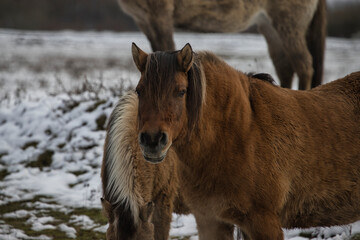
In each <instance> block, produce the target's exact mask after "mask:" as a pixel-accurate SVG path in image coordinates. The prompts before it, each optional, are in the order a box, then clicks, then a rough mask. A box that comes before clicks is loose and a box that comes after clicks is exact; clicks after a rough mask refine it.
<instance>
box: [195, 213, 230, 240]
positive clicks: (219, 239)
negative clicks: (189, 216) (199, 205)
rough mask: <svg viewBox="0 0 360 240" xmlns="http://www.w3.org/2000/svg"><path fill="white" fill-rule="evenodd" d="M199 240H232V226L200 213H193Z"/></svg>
mask: <svg viewBox="0 0 360 240" xmlns="http://www.w3.org/2000/svg"><path fill="white" fill-rule="evenodd" d="M194 215H195V219H196V224H197V229H198V232H199V239H200V240H233V239H234V226H233V225H231V224H228V223H225V222H221V221H218V220H216V219H213V218H209V217H206V216H204V215H201V214H194Z"/></svg>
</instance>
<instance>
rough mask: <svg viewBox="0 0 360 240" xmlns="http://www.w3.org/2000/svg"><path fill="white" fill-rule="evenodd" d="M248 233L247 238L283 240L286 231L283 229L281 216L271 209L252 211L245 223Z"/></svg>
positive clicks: (254, 239)
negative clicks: (270, 210)
mask: <svg viewBox="0 0 360 240" xmlns="http://www.w3.org/2000/svg"><path fill="white" fill-rule="evenodd" d="M244 231H245V233H246V235H247V237H246V238H245V239H251V240H269V239H272V240H283V239H284V233H283V231H282V229H281V223H280V219H279V217H278V216H277V215H276V214H275V213H272V212H269V211H266V210H264V211H259V212H255V213H250V214H249V215H248V219H247V221H246V223H245V225H244Z"/></svg>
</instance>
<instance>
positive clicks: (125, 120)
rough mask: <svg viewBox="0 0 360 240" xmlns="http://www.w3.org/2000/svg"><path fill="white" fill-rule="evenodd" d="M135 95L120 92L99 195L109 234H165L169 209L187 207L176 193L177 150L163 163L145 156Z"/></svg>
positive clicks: (163, 239)
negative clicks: (145, 159) (142, 150)
mask: <svg viewBox="0 0 360 240" xmlns="http://www.w3.org/2000/svg"><path fill="white" fill-rule="evenodd" d="M137 108H138V99H137V96H136V94H135V93H134V92H130V93H129V94H126V95H125V96H123V97H122V98H121V99H120V101H119V102H118V104H117V106H116V107H115V109H114V110H113V112H112V114H111V116H110V120H109V124H108V129H107V136H106V141H105V147H104V158H103V165H102V172H101V178H102V183H103V194H104V197H103V198H102V199H101V202H102V205H103V210H104V213H105V216H106V217H107V218H108V221H109V228H108V230H107V234H106V236H107V239H114V240H115V239H119V240H130V239H134V240H144V239H146V240H152V239H155V240H167V239H168V236H169V229H170V222H171V216H172V212H173V210H174V211H175V212H177V213H188V210H187V208H186V207H185V205H183V202H182V198H181V196H180V194H179V193H178V188H179V184H178V181H179V180H178V175H177V160H176V158H177V156H176V154H175V153H174V152H173V151H169V154H168V156H167V157H166V160H164V163H163V164H161V165H154V164H151V163H148V162H145V161H144V159H143V157H142V155H141V152H140V149H139V144H138V140H137V113H138V110H137Z"/></svg>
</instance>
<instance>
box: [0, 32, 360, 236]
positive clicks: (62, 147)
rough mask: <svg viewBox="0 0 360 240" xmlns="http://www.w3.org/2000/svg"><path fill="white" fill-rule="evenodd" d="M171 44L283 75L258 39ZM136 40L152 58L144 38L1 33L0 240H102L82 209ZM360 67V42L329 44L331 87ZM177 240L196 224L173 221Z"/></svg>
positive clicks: (97, 223)
mask: <svg viewBox="0 0 360 240" xmlns="http://www.w3.org/2000/svg"><path fill="white" fill-rule="evenodd" d="M175 39H176V45H177V46H178V47H179V48H180V47H182V46H183V45H184V44H185V43H187V42H189V43H190V44H191V45H192V46H193V48H194V50H195V51H198V50H210V51H213V52H215V53H216V54H218V55H220V56H222V57H223V58H224V59H225V60H226V61H227V62H228V63H229V64H231V65H232V66H234V67H236V68H237V69H239V70H241V71H245V72H267V73H270V74H272V75H273V76H274V78H275V79H276V78H277V77H276V74H275V71H274V69H273V67H272V63H271V61H270V59H269V57H268V54H267V50H266V43H265V41H264V39H263V38H262V37H261V36H258V35H240V34H221V35H219V34H193V33H178V34H176V35H175ZM131 42H136V43H137V45H138V46H140V47H141V48H142V49H144V50H145V51H150V49H149V44H148V42H147V40H146V39H145V37H144V36H143V35H142V34H140V33H112V32H82V33H79V32H71V31H64V32H29V31H13V30H0V239H49V238H55V239H60V238H59V237H56V236H57V235H56V236H55V235H53V234H54V233H55V232H62V233H63V235H61V236H63V237H61V239H62V238H64V237H65V238H80V237H81V236H82V233H83V232H89V231H90V232H96V233H97V234H98V235H96V237H95V238H97V237H98V238H100V239H101V238H104V234H103V233H104V232H105V231H106V226H105V222H104V221H103V220H97V219H96V217H94V216H93V215H89V214H88V213H87V212H86V210H84V209H90V210H91V209H96V210H97V209H100V201H99V199H100V196H101V186H100V166H101V160H102V147H103V143H104V137H105V131H104V122H105V120H106V119H107V117H108V116H109V114H110V112H111V111H112V107H113V106H114V104H116V102H117V99H118V97H119V95H120V94H121V93H123V91H124V90H125V89H128V88H131V87H133V86H134V85H135V84H136V82H137V80H138V77H139V74H138V73H137V71H136V69H135V67H134V64H133V63H132V57H131V51H130V47H131ZM359 70H360V39H353V40H349V39H346V40H345V39H328V40H327V48H326V61H325V71H324V80H325V82H329V81H332V80H335V79H337V78H339V77H343V76H345V75H346V74H348V73H350V72H353V71H359ZM79 209H80V210H79ZM90 210H89V211H90ZM99 215H100V212H99ZM16 219H19V220H20V221H22V223H21V224H19V223H14V222H16V221H15V220H16ZM357 232H360V223H355V224H353V225H349V226H343V227H333V228H314V229H307V230H287V231H285V236H286V239H291V240H295V239H307V238H305V236H308V237H312V238H313V239H346V238H347V237H348V236H349V234H350V233H352V234H354V233H357ZM99 236H101V237H99ZM171 236H172V238H182V237H185V236H187V237H190V236H191V239H197V236H196V224H195V221H194V218H193V217H192V216H176V215H174V217H173V223H172V228H171ZM84 239H86V238H84ZM92 239H94V237H93V238H92Z"/></svg>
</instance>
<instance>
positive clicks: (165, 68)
mask: <svg viewBox="0 0 360 240" xmlns="http://www.w3.org/2000/svg"><path fill="white" fill-rule="evenodd" d="M176 71H177V64H176V52H155V53H152V54H150V57H149V58H148V62H147V64H146V69H145V75H144V76H145V77H144V87H145V94H148V100H150V101H152V104H153V105H154V106H155V107H157V108H160V107H161V106H160V103H161V102H163V101H164V98H165V97H166V96H168V94H169V93H170V91H171V89H172V87H173V84H174V81H175V74H176Z"/></svg>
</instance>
